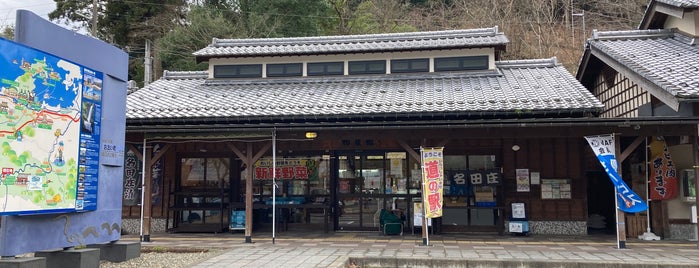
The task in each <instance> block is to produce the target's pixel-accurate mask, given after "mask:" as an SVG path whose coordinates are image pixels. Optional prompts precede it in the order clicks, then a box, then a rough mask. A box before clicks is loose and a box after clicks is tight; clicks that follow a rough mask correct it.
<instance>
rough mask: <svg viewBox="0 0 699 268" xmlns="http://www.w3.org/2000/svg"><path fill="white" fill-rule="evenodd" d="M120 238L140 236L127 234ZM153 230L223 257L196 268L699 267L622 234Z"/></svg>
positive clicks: (681, 245)
mask: <svg viewBox="0 0 699 268" xmlns="http://www.w3.org/2000/svg"><path fill="white" fill-rule="evenodd" d="M122 240H127V241H128V240H138V237H137V236H124V237H122ZM252 241H253V243H245V238H244V234H242V233H233V234H230V233H220V234H168V233H163V234H151V242H143V243H142V247H162V248H166V247H190V248H197V247H203V248H218V249H221V250H222V254H220V255H218V256H216V257H214V258H211V259H209V260H206V261H203V262H201V263H199V264H197V265H196V266H194V267H294V268H300V267H581V268H582V267H596V268H599V267H634V268H645V267H654V268H657V267H699V249H698V247H697V242H692V241H673V240H660V241H643V240H638V239H628V240H627V241H626V248H625V249H617V248H616V237H615V236H610V235H589V236H542V235H531V236H526V237H525V236H511V235H503V236H499V235H467V234H442V235H431V236H430V237H429V245H428V246H425V245H423V242H422V237H421V236H420V235H419V234H415V235H413V234H410V233H406V234H405V235H403V236H385V235H382V234H381V233H379V232H335V233H328V234H324V233H322V232H312V233H309V232H281V233H277V234H276V237H275V239H274V243H272V234H271V233H269V232H264V233H261V232H258V233H253V238H252Z"/></svg>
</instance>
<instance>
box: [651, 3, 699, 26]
mask: <svg viewBox="0 0 699 268" xmlns="http://www.w3.org/2000/svg"><path fill="white" fill-rule="evenodd" d="M696 9H699V0H651V1H650V3H649V4H648V7H647V8H646V12H645V14H643V18H642V19H641V24H640V25H639V26H638V29H639V30H645V29H662V28H664V25H665V21H666V20H667V18H668V16H672V17H676V18H680V19H681V18H683V17H684V16H685V13H687V12H689V11H692V10H696Z"/></svg>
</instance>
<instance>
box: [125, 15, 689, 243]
mask: <svg viewBox="0 0 699 268" xmlns="http://www.w3.org/2000/svg"><path fill="white" fill-rule="evenodd" d="M507 43H508V39H507V37H506V35H505V34H504V33H502V32H500V31H498V28H497V27H494V28H484V29H467V30H449V31H434V32H414V33H394V34H374V35H351V36H323V37H297V38H266V39H214V40H213V41H212V43H211V44H210V45H209V46H207V47H205V48H202V49H201V50H199V51H197V52H195V53H194V55H195V56H196V58H197V60H198V61H200V62H208V64H209V68H208V70H207V71H202V72H170V71H166V72H165V73H164V76H163V77H162V78H161V79H159V80H157V81H155V82H154V83H152V84H150V85H148V86H146V87H144V88H141V89H135V90H132V91H131V92H129V94H128V97H127V98H128V104H127V149H128V150H127V165H126V167H127V169H128V168H132V169H133V171H132V172H128V171H127V172H125V173H126V174H127V178H125V190H124V193H125V206H124V210H123V211H124V214H123V215H124V228H125V229H126V230H133V232H137V231H138V224H139V216H140V215H141V211H140V210H141V207H140V206H138V205H136V203H138V200H139V198H140V194H138V191H137V190H138V185H139V184H140V182H139V180H138V179H139V178H140V177H139V175H137V174H138V172H139V171H140V169H141V167H139V166H138V164H139V163H140V162H144V163H146V168H145V170H147V171H148V172H146V176H145V178H146V180H145V186H146V187H145V189H146V192H147V193H148V194H146V198H144V207H143V210H144V211H143V222H144V228H145V233H146V234H149V233H150V231H165V230H167V231H172V232H178V231H183V232H223V231H226V230H229V229H241V230H245V235H246V239H249V238H250V237H251V235H252V233H253V231H257V230H261V229H264V228H269V227H270V225H271V216H270V215H271V214H272V213H271V210H270V208H271V201H270V199H271V195H272V192H273V189H272V185H273V184H272V180H271V178H272V172H271V169H272V168H273V167H274V168H276V170H277V173H276V174H277V176H276V180H275V181H276V184H277V186H278V188H276V192H277V194H278V197H277V199H278V200H279V203H278V204H279V207H280V208H281V209H280V211H279V212H280V213H279V214H276V215H277V219H278V220H279V221H280V222H281V224H280V225H279V228H278V229H277V230H280V231H283V230H286V229H305V230H308V231H309V232H321V231H323V230H325V231H343V230H348V231H349V230H363V231H374V230H375V231H378V230H379V227H378V226H379V224H380V223H379V215H380V211H381V209H389V210H392V211H394V212H395V213H402V215H404V216H405V221H404V230H405V231H406V232H410V231H411V230H412V231H415V230H416V229H417V228H414V227H419V226H420V225H421V223H420V222H419V221H417V220H415V219H414V218H416V215H417V216H419V211H417V212H416V209H415V208H416V207H419V205H420V204H419V200H420V191H421V190H420V180H421V172H420V170H421V163H420V156H419V155H420V149H421V148H432V147H440V148H442V147H443V148H444V161H445V163H444V170H445V173H446V178H445V182H444V197H443V209H444V215H443V217H442V218H438V219H434V221H433V222H432V223H431V224H432V226H433V230H434V231H435V232H492V233H495V232H497V233H506V232H508V230H507V222H508V221H509V218H510V216H511V209H510V208H511V204H512V203H513V202H517V203H520V202H521V203H524V204H525V210H526V217H527V220H528V223H529V226H530V230H531V233H534V234H537V233H541V234H576V235H579V234H586V233H587V232H588V223H587V221H588V214H590V213H591V212H595V213H598V212H597V211H598V210H609V211H613V210H614V207H613V206H614V201H613V200H614V193H613V189H612V186H611V183H610V182H609V178H607V176H606V173H604V171H603V170H602V167H601V166H600V164H599V162H598V161H597V159H596V156H595V154H594V153H593V152H592V150H591V149H590V148H589V146H588V145H587V143H586V141H585V139H584V136H586V135H597V134H609V133H616V135H618V136H619V137H621V138H620V143H621V150H622V151H623V149H624V148H626V147H627V146H628V145H629V144H631V143H632V142H633V141H634V140H635V139H636V137H642V136H643V137H645V136H676V137H679V136H689V137H696V135H697V134H696V133H697V127H696V125H697V123H698V122H699V121H698V120H696V118H694V117H685V116H684V115H674V116H670V117H663V118H662V119H658V118H655V117H653V116H638V117H624V118H620V117H601V116H600V114H601V113H603V112H604V111H605V110H607V106H605V104H604V103H603V102H601V101H600V99H599V98H598V97H595V96H594V95H593V93H592V92H590V91H588V89H586V88H585V87H584V86H583V85H582V84H581V83H580V82H578V80H576V78H575V77H574V76H573V75H571V74H570V73H569V72H568V71H567V70H566V69H565V68H564V67H563V66H562V65H561V64H559V63H558V62H557V61H556V58H547V59H533V60H513V61H503V60H501V55H502V53H503V52H504V51H505V48H506V45H507ZM690 140H691V139H690ZM144 145H145V148H144ZM628 153H629V152H626V151H624V154H623V155H620V156H619V158H620V160H621V161H620V162H623V159H624V157H626V156H628V155H629V154H628ZM142 156H145V157H142ZM128 157H132V160H131V161H130V160H128ZM272 159H276V162H275V163H273V161H272ZM128 163H131V164H128ZM129 174H131V177H128V176H129ZM629 185H630V184H629ZM129 187H131V188H129ZM234 211H244V212H234ZM599 213H600V214H604V213H601V212H599ZM612 213H613V212H612ZM232 214H233V215H234V217H233V218H234V219H233V222H232V221H231V215H232ZM612 215H613V214H612ZM613 224H614V220H613V218H611V219H607V225H613Z"/></svg>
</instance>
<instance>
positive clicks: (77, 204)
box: [0, 38, 103, 215]
mask: <svg viewBox="0 0 699 268" xmlns="http://www.w3.org/2000/svg"><path fill="white" fill-rule="evenodd" d="M0 51H2V52H0V149H1V150H2V156H1V157H0V168H1V170H2V175H1V176H0V215H18V214H40V213H59V212H74V211H85V210H95V209H97V181H98V180H97V174H98V168H99V150H100V118H101V109H102V78H103V74H102V73H101V72H96V71H93V70H90V69H88V68H85V67H83V66H80V65H78V64H75V63H72V62H69V61H66V60H64V59H61V58H59V57H56V56H53V55H51V54H48V53H45V52H42V51H39V50H36V49H33V48H30V47H27V46H24V45H21V44H17V43H15V42H12V41H9V40H6V39H1V38H0Z"/></svg>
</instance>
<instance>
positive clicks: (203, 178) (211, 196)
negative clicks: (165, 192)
mask: <svg viewBox="0 0 699 268" xmlns="http://www.w3.org/2000/svg"><path fill="white" fill-rule="evenodd" d="M231 162H232V161H231V158H230V157H227V156H225V157H217V156H216V157H207V156H185V157H179V163H178V165H179V171H180V173H179V174H178V175H179V179H178V180H176V182H175V190H174V191H173V192H172V193H171V194H172V198H173V199H174V206H173V207H172V208H171V211H172V212H173V214H174V217H173V220H174V222H173V230H172V231H179V232H221V231H223V230H224V229H225V228H227V226H228V220H229V218H230V215H229V213H228V202H229V198H230V191H231V183H230V182H231V174H232V172H231Z"/></svg>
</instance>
